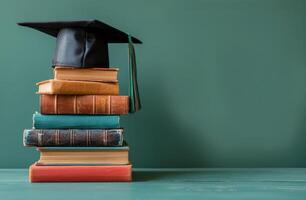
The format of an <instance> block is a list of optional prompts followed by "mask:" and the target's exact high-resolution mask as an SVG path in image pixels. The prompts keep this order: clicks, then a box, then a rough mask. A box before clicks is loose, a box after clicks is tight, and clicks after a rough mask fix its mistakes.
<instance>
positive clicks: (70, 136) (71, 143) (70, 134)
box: [69, 129, 73, 146]
mask: <svg viewBox="0 0 306 200" xmlns="http://www.w3.org/2000/svg"><path fill="white" fill-rule="evenodd" d="M69 138H70V140H69V142H70V146H72V145H73V142H72V129H71V130H70V132H69Z"/></svg>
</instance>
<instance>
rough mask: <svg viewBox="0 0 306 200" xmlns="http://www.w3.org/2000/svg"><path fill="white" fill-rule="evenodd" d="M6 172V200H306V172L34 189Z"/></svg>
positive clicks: (212, 172) (195, 172)
mask: <svg viewBox="0 0 306 200" xmlns="http://www.w3.org/2000/svg"><path fill="white" fill-rule="evenodd" d="M27 176H28V171H27V170H26V169H1V170H0V199H4V200H10V199H22V200H26V199H30V200H36V199H39V200H44V199H50V200H51V199H52V200H61V199H63V200H68V199H73V200H76V199H83V200H84V199H86V200H88V199H100V200H101V199H109V200H114V199H121V200H124V199H125V200H129V199H133V200H137V199H145V200H150V199H159V200H160V199H175V200H180V199H209V200H211V199H235V200H237V199H244V200H246V199H269V200H272V199H277V200H279V199H306V169H304V168H298V169H296V168H295V169H291V168H290V169H135V170H134V172H133V178H134V180H133V182H131V183H29V182H28V177H27Z"/></svg>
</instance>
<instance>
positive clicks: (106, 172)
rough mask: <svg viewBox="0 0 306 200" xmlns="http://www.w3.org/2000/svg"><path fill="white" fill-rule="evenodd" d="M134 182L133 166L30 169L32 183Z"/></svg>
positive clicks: (36, 166) (37, 167)
mask: <svg viewBox="0 0 306 200" xmlns="http://www.w3.org/2000/svg"><path fill="white" fill-rule="evenodd" d="M131 180H132V166H131V165H130V164H127V165H113V166H107V165H106V166H103V165H102V166H39V165H36V163H34V164H33V165H31V166H30V169H29V181H30V182H99V181H105V182H106V181H109V182H112V181H113V182H121V181H122V182H126V181H131Z"/></svg>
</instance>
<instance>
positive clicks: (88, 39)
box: [18, 20, 142, 113]
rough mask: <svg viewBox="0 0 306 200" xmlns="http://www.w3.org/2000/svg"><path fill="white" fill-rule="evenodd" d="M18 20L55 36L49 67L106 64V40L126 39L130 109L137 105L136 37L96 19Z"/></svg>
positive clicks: (98, 66)
mask: <svg viewBox="0 0 306 200" xmlns="http://www.w3.org/2000/svg"><path fill="white" fill-rule="evenodd" d="M18 24H19V25H21V26H26V27H30V28H33V29H36V30H38V31H41V32H43V33H46V34H48V35H51V36H53V37H56V49H55V53H54V56H53V60H52V66H53V67H54V66H62V67H75V68H91V67H94V68H108V67H109V56H108V43H128V46H129V96H130V112H131V113H134V112H136V111H138V110H140V109H141V104H140V98H139V92H138V84H137V70H136V57H135V49H134V46H133V43H139V44H141V43H142V42H141V41H140V40H139V39H137V38H135V37H132V36H130V35H129V34H127V33H124V32H122V31H120V30H118V29H116V28H114V27H112V26H109V25H107V24H105V23H103V22H101V21H98V20H89V21H60V22H23V23H18Z"/></svg>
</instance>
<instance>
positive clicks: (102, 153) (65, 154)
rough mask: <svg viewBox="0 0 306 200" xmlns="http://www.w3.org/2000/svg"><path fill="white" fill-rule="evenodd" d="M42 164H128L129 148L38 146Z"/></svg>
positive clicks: (39, 161)
mask: <svg viewBox="0 0 306 200" xmlns="http://www.w3.org/2000/svg"><path fill="white" fill-rule="evenodd" d="M38 151H40V159H39V160H38V164H41V165H60V164H63V165H64V164H80V165H84V164H101V165H126V164H129V156H128V153H129V152H128V148H125V149H124V148H123V149H118V150H104V149H102V150H101V149H94V150H92V149H91V150H88V149H66V150H65V149H49V148H38Z"/></svg>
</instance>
